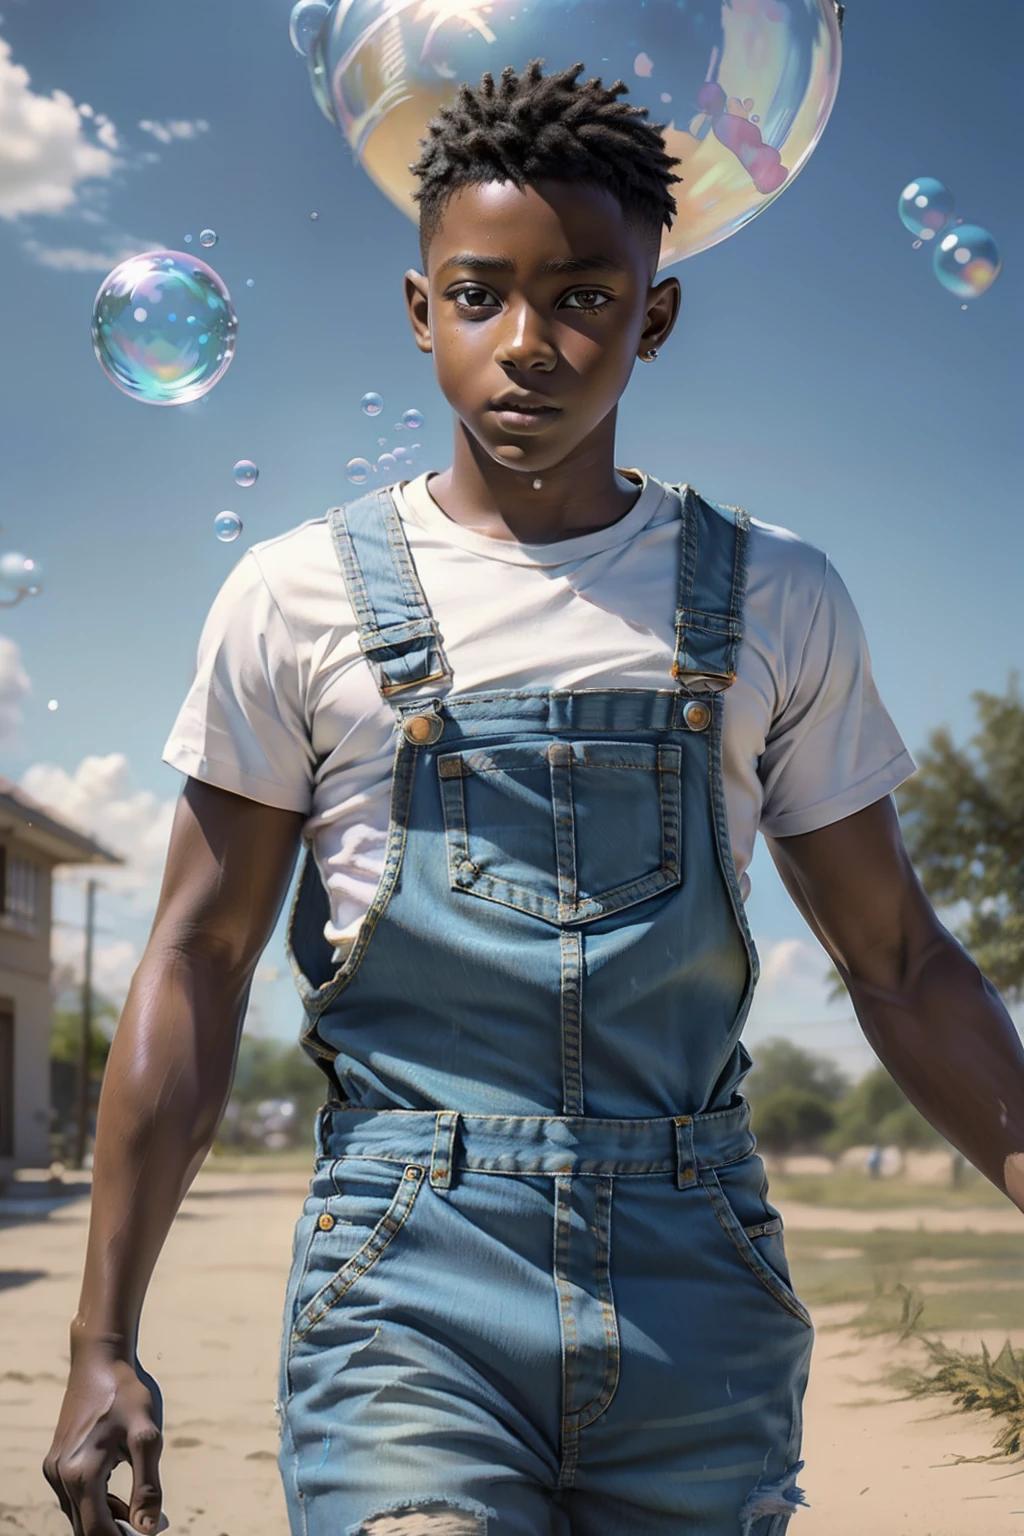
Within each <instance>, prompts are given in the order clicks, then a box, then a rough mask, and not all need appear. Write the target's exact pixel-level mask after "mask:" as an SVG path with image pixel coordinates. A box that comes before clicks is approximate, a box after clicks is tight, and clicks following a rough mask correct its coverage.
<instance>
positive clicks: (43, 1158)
mask: <svg viewBox="0 0 1024 1536" xmlns="http://www.w3.org/2000/svg"><path fill="white" fill-rule="evenodd" d="M4 843H5V845H6V848H7V855H8V858H9V859H10V858H11V857H17V858H21V859H32V860H33V862H35V863H36V864H37V865H38V866H39V874H38V879H37V898H36V919H35V932H34V933H31V934H30V933H26V932H23V931H19V929H18V927H17V926H16V925H15V924H14V923H13V922H8V921H7V920H6V919H5V918H4V917H3V916H0V998H6V999H8V1000H9V1002H10V1004H11V1007H12V1011H13V1013H14V1166H15V1167H22V1168H45V1167H47V1166H48V1165H49V1162H50V1030H51V1027H52V1019H53V1000H52V994H51V989H50V916H51V866H50V864H49V862H48V861H47V862H44V861H43V860H42V858H41V857H40V855H39V854H38V853H36V852H35V851H34V850H33V849H32V848H31V847H30V846H29V845H27V844H25V843H21V842H20V841H19V840H18V839H17V838H12V837H10V836H7V837H6V838H4ZM7 1171H8V1172H9V1171H10V1169H9V1168H8V1170H7ZM3 1174H4V1169H2V1168H0V1177H3Z"/></svg>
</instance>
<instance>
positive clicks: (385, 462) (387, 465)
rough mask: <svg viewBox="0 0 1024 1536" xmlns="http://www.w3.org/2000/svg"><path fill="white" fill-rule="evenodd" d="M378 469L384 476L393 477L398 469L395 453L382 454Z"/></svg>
mask: <svg viewBox="0 0 1024 1536" xmlns="http://www.w3.org/2000/svg"><path fill="white" fill-rule="evenodd" d="M377 468H378V470H379V471H380V473H381V474H382V475H393V474H394V472H395V470H396V469H397V468H398V460H397V459H396V458H395V456H394V454H393V453H382V454H381V456H380V458H379V459H378V460H377Z"/></svg>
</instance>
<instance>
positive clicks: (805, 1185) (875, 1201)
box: [771, 1168, 1008, 1214]
mask: <svg viewBox="0 0 1024 1536" xmlns="http://www.w3.org/2000/svg"><path fill="white" fill-rule="evenodd" d="M771 1191H772V1199H773V1200H774V1201H775V1204H776V1205H781V1206H782V1207H783V1214H785V1206H786V1203H787V1202H788V1201H795V1202H797V1203H798V1204H800V1205H818V1206H835V1207H837V1208H840V1209H843V1210H851V1211H866V1210H877V1211H891V1210H898V1209H900V1208H901V1207H904V1206H908V1205H915V1206H916V1205H920V1206H926V1207H928V1208H932V1207H939V1208H941V1209H943V1210H966V1209H968V1208H969V1207H972V1206H975V1207H976V1206H988V1207H1005V1206H1006V1205H1007V1203H1008V1202H1007V1198H1006V1196H1005V1195H1004V1194H1002V1193H1001V1192H1000V1191H999V1190H998V1189H996V1187H995V1185H994V1184H991V1183H990V1182H989V1180H988V1179H986V1178H985V1177H984V1175H983V1174H980V1173H979V1172H978V1171H977V1169H976V1168H966V1169H965V1170H964V1173H963V1176H962V1179H961V1182H960V1183H959V1184H956V1185H952V1184H912V1183H911V1182H910V1180H909V1179H904V1178H898V1177H895V1178H888V1179H871V1178H868V1177H867V1175H866V1174H863V1173H858V1172H857V1171H856V1170H855V1169H840V1170H837V1171H836V1172H835V1173H804V1174H793V1175H792V1176H790V1175H788V1174H784V1173H776V1174H773V1175H772V1176H771Z"/></svg>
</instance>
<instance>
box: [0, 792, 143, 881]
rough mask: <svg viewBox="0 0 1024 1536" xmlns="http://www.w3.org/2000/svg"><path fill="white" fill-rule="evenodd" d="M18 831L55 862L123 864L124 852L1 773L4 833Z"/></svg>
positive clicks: (1, 825) (0, 831) (0, 810)
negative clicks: (75, 824)
mask: <svg viewBox="0 0 1024 1536" xmlns="http://www.w3.org/2000/svg"><path fill="white" fill-rule="evenodd" d="M12 832H14V833H17V835H18V837H19V839H20V840H21V841H22V842H25V843H28V844H30V845H31V846H32V847H34V848H37V849H38V850H39V852H40V853H43V854H45V855H46V856H47V857H48V858H50V859H51V860H52V861H53V862H54V863H55V864H123V863H124V859H123V858H122V857H121V855H120V854H117V853H112V852H111V850H110V849H109V848H104V847H103V845H102V843H98V842H97V841H96V839H95V838H92V837H89V835H88V834H87V833H85V832H82V831H80V830H79V828H78V827H73V826H72V825H71V824H70V823H69V822H67V821H63V820H62V819H61V818H60V817H59V816H57V815H56V813H55V812H54V811H52V810H50V808H49V807H48V806H45V805H41V804H40V803H39V801H38V800H34V799H33V798H32V796H31V795H28V794H26V793H25V791H24V790H23V789H22V788H21V787H20V785H18V784H15V783H14V781H13V780H12V779H5V778H4V777H3V775H2V774H0V836H3V835H4V833H7V834H10V833H12Z"/></svg>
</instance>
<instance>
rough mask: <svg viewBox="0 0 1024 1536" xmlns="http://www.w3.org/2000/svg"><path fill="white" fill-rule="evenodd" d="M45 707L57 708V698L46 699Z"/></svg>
mask: <svg viewBox="0 0 1024 1536" xmlns="http://www.w3.org/2000/svg"><path fill="white" fill-rule="evenodd" d="M46 707H47V709H56V708H57V700H56V699H47V701H46Z"/></svg>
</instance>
